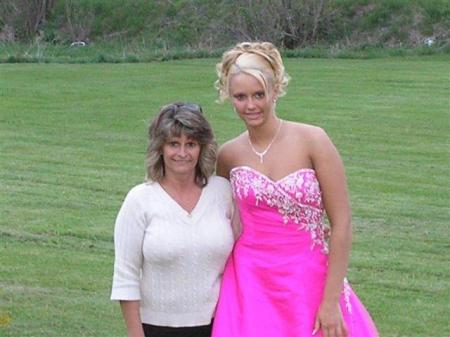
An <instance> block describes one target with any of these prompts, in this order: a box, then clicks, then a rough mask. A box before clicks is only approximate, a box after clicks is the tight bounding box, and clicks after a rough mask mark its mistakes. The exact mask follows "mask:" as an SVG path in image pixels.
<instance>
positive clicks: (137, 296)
mask: <svg viewBox="0 0 450 337" xmlns="http://www.w3.org/2000/svg"><path fill="white" fill-rule="evenodd" d="M111 300H113V301H140V300H141V291H140V290H139V288H134V287H121V288H113V289H112V291H111Z"/></svg>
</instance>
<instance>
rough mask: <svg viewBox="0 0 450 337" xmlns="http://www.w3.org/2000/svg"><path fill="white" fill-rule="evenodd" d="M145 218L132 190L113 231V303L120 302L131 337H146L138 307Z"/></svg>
mask: <svg viewBox="0 0 450 337" xmlns="http://www.w3.org/2000/svg"><path fill="white" fill-rule="evenodd" d="M144 235H145V216H144V212H143V210H142V209H141V207H140V196H139V194H136V190H132V191H130V192H129V193H128V195H127V197H126V198H125V200H124V202H123V204H122V207H121V208H120V211H119V214H118V215H117V219H116V224H115V228H114V255H115V260H114V276H113V285H112V290H111V299H112V300H118V301H120V306H121V309H122V314H123V317H124V320H125V324H126V327H127V330H128V336H129V337H144V332H143V330H142V325H141V320H140V314H139V303H140V299H141V289H140V283H141V278H140V275H141V268H142V259H143V257H142V244H143V240H144Z"/></svg>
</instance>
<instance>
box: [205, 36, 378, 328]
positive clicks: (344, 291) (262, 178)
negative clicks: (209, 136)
mask: <svg viewBox="0 0 450 337" xmlns="http://www.w3.org/2000/svg"><path fill="white" fill-rule="evenodd" d="M217 73H218V80H217V82H216V86H217V88H218V91H219V95H220V98H221V99H222V100H225V99H229V100H230V101H231V104H232V106H233V107H234V110H235V112H236V113H237V114H238V116H239V117H240V118H241V119H242V121H243V122H244V124H245V126H246V128H247V131H245V132H244V133H242V134H241V135H239V136H237V137H236V138H235V139H232V140H230V141H229V142H227V143H226V144H224V145H223V146H222V148H221V149H220V150H219V156H218V163H217V174H218V175H220V176H223V177H225V178H227V179H229V180H230V181H231V185H232V189H233V193H234V197H235V202H236V205H237V208H238V211H239V215H240V222H241V225H242V233H241V235H240V237H239V239H238V241H237V242H236V244H235V246H234V250H233V252H232V255H231V256H230V259H229V260H228V262H227V265H226V268H225V273H224V277H223V282H222V287H221V293H220V297H219V303H218V307H217V311H216V316H215V321H214V327H213V337H231V336H232V337H310V336H320V337H344V336H345V337H375V336H378V334H377V331H376V328H375V326H374V324H373V322H372V320H371V318H370V316H369V314H368V312H367V311H366V309H365V308H364V307H363V305H362V304H361V303H360V302H359V300H358V298H357V297H356V295H355V294H354V293H353V291H352V289H351V288H350V285H349V284H348V282H347V280H346V278H345V275H346V272H347V265H348V258H349V250H350V245H351V214H350V207H349V197H348V193H347V186H346V178H345V174H344V167H343V164H342V160H341V158H340V156H339V154H338V151H337V150H336V148H335V147H334V145H333V143H332V142H331V140H330V138H329V137H328V136H327V134H326V133H325V132H324V130H322V129H321V128H319V127H315V126H312V125H307V124H302V123H296V122H290V121H286V120H282V119H281V118H279V117H278V116H277V114H276V102H277V100H278V99H279V97H281V96H282V95H284V93H285V88H286V86H287V83H288V79H289V78H288V75H287V74H286V73H285V69H284V66H283V62H282V59H281V57H280V53H279V52H278V50H277V49H276V48H275V47H274V46H273V45H272V44H271V43H267V42H264V43H240V44H238V45H236V46H235V47H234V48H232V49H230V50H228V51H227V52H225V53H224V54H223V57H222V61H221V62H220V63H219V64H218V65H217ZM325 214H326V216H327V217H328V219H329V223H330V227H328V226H327V225H326V224H325V223H324V221H323V218H324V215H325Z"/></svg>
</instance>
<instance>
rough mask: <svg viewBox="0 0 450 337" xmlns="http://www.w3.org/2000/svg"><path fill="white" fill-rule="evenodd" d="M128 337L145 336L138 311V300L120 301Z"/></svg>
mask: <svg viewBox="0 0 450 337" xmlns="http://www.w3.org/2000/svg"><path fill="white" fill-rule="evenodd" d="M120 308H121V309H122V315H123V318H124V320H125V324H126V327H127V332H128V337H145V335H144V329H143V328H142V322H141V317H140V313H139V301H120Z"/></svg>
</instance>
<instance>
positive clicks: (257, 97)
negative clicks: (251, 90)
mask: <svg viewBox="0 0 450 337" xmlns="http://www.w3.org/2000/svg"><path fill="white" fill-rule="evenodd" d="M264 97H266V94H265V92H264V91H258V92H257V93H256V94H255V98H256V99H263V98H264Z"/></svg>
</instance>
